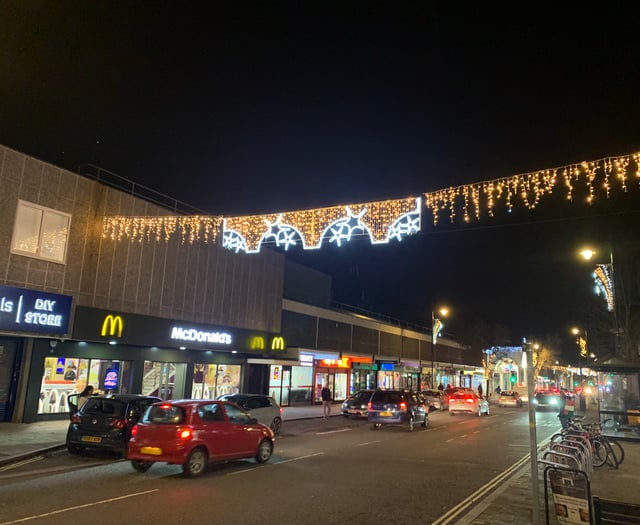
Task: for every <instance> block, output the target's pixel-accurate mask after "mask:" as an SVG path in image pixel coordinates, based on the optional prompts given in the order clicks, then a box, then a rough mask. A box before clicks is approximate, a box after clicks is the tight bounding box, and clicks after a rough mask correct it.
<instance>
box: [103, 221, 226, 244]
mask: <svg viewBox="0 0 640 525" xmlns="http://www.w3.org/2000/svg"><path fill="white" fill-rule="evenodd" d="M221 224H222V217H209V216H201V215H191V216H166V217H124V216H121V215H118V216H113V217H105V218H104V220H103V224H102V236H103V237H104V238H110V239H112V240H114V241H122V240H123V239H128V240H130V241H138V242H142V241H147V242H149V241H152V240H153V241H156V242H159V241H165V242H166V241H169V239H170V238H171V237H173V236H174V235H175V234H176V232H178V233H179V234H180V239H181V241H182V242H183V243H185V242H189V243H194V242H197V241H198V242H200V241H201V242H204V243H213V242H216V240H217V238H218V232H219V231H220V225H221Z"/></svg>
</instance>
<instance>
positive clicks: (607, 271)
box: [593, 264, 615, 312]
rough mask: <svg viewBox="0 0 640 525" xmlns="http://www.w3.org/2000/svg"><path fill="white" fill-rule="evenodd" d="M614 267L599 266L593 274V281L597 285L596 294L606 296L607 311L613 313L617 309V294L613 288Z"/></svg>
mask: <svg viewBox="0 0 640 525" xmlns="http://www.w3.org/2000/svg"><path fill="white" fill-rule="evenodd" d="M612 273H613V272H612V267H611V265H610V264H598V265H597V266H596V269H595V271H594V272H593V280H594V281H595V283H596V293H597V294H598V295H600V293H602V295H604V298H605V301H607V310H609V311H610V312H613V309H614V308H615V292H614V287H613V275H612Z"/></svg>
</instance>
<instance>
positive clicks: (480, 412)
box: [478, 408, 482, 417]
mask: <svg viewBox="0 0 640 525" xmlns="http://www.w3.org/2000/svg"><path fill="white" fill-rule="evenodd" d="M481 415H482V409H481V408H479V409H478V417H480V416H481Z"/></svg>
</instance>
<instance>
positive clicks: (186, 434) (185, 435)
mask: <svg viewBox="0 0 640 525" xmlns="http://www.w3.org/2000/svg"><path fill="white" fill-rule="evenodd" d="M177 437H178V439H184V440H185V441H188V440H189V439H191V438H192V437H193V431H192V430H191V429H190V428H189V427H179V428H178V431H177Z"/></svg>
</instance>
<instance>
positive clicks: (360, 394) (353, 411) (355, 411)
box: [341, 390, 373, 417]
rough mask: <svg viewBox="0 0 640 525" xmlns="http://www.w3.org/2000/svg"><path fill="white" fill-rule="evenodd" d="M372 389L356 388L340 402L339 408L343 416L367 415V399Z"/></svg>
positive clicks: (369, 397)
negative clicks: (355, 390) (354, 391)
mask: <svg viewBox="0 0 640 525" xmlns="http://www.w3.org/2000/svg"><path fill="white" fill-rule="evenodd" d="M372 394H373V390H358V391H357V392H356V393H355V394H353V395H352V396H349V397H348V398H347V399H345V400H344V401H343V402H342V406H341V410H342V415H343V416H344V417H349V416H356V417H367V414H368V413H369V400H370V399H371V396H372Z"/></svg>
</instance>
